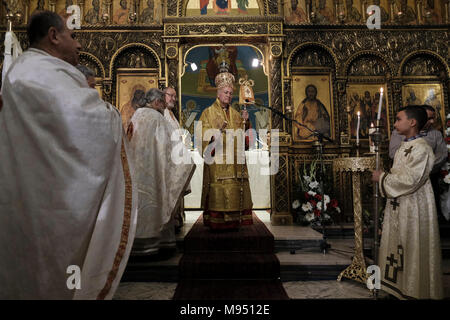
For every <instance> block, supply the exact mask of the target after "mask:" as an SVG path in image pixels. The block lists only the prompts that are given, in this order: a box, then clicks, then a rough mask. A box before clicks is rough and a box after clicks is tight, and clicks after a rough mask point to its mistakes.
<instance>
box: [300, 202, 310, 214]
mask: <svg viewBox="0 0 450 320" xmlns="http://www.w3.org/2000/svg"><path fill="white" fill-rule="evenodd" d="M312 208H313V207H312V205H311V203H309V202H306V203H304V204H303V205H302V210H303V211H305V212H308V211H311V210H312Z"/></svg>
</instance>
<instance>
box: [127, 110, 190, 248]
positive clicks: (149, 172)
mask: <svg viewBox="0 0 450 320" xmlns="http://www.w3.org/2000/svg"><path fill="white" fill-rule="evenodd" d="M131 123H132V128H133V132H132V136H131V139H130V148H131V150H132V152H131V155H132V161H133V163H134V173H133V179H134V181H135V182H136V183H137V188H138V203H139V205H138V222H137V228H136V238H135V241H134V245H133V251H132V255H148V254H154V253H157V252H158V251H159V249H160V248H163V247H164V248H174V247H175V244H176V242H175V241H176V239H175V225H174V219H173V218H174V214H175V212H176V210H175V209H176V208H177V207H178V206H179V201H180V198H181V196H182V195H183V194H184V192H185V190H186V188H187V187H188V185H189V182H190V180H191V177H192V174H193V172H194V170H195V165H194V164H193V163H192V161H191V159H190V155H189V154H188V153H186V148H185V147H184V145H183V144H182V142H181V141H179V140H178V141H171V135H172V132H173V129H172V128H171V126H170V124H169V123H168V121H167V120H166V119H165V118H164V116H163V115H162V114H161V113H160V112H159V111H156V110H155V109H153V108H150V107H143V108H139V109H138V110H137V111H136V112H135V113H134V115H133V117H132V118H131ZM175 134H176V133H175ZM174 160H175V162H174Z"/></svg>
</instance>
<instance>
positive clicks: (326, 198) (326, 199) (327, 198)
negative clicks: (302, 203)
mask: <svg viewBox="0 0 450 320" xmlns="http://www.w3.org/2000/svg"><path fill="white" fill-rule="evenodd" d="M323 197H324V198H325V210H326V207H327V203H330V197H329V196H327V195H326V194H324V195H323Z"/></svg>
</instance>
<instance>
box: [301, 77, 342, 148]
mask: <svg viewBox="0 0 450 320" xmlns="http://www.w3.org/2000/svg"><path fill="white" fill-rule="evenodd" d="M292 92H293V97H292V101H293V104H294V113H293V118H294V119H295V120H297V121H298V122H300V123H302V124H304V125H306V126H307V127H308V128H310V129H311V130H317V131H319V132H321V133H323V134H324V135H325V136H326V137H329V138H331V139H333V138H334V127H333V125H332V124H333V123H334V121H333V119H334V118H333V117H334V115H333V99H332V97H333V88H332V85H331V76H330V74H329V73H326V74H321V75H317V74H314V75H299V74H297V75H294V76H293V77H292ZM292 135H293V140H294V142H295V141H313V140H315V137H314V135H312V133H311V132H310V131H309V130H308V129H306V128H304V127H301V126H299V125H298V124H295V123H293V125H292Z"/></svg>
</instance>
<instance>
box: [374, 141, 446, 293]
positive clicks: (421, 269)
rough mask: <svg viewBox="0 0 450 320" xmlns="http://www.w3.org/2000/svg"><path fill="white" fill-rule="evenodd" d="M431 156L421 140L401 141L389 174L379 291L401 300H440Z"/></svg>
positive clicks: (384, 184) (383, 183)
mask: <svg viewBox="0 0 450 320" xmlns="http://www.w3.org/2000/svg"><path fill="white" fill-rule="evenodd" d="M433 163H434V154H433V150H432V149H431V147H430V146H429V145H428V143H427V142H426V141H425V140H424V139H423V138H417V139H414V140H411V141H403V142H402V144H401V146H400V148H399V149H398V150H397V153H396V154H395V157H394V164H393V167H392V169H391V172H390V173H382V174H381V176H380V191H381V194H382V196H384V197H386V198H387V202H386V209H385V213H384V222H383V232H382V237H381V245H380V251H379V257H380V259H379V265H380V269H381V285H382V289H383V290H384V291H386V292H388V293H390V294H392V295H394V296H396V297H398V298H400V299H411V298H414V299H442V298H443V283H442V267H441V246H440V239H439V226H438V221H437V215H436V205H435V202H434V195H433V189H432V187H431V182H430V179H429V174H430V172H431V169H432V168H433Z"/></svg>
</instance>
